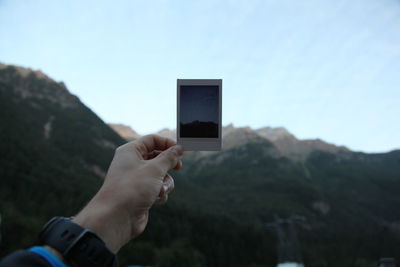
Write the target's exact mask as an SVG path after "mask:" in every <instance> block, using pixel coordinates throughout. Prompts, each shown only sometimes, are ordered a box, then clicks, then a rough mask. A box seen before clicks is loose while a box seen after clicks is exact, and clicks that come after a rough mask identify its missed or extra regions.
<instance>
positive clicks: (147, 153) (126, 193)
mask: <svg viewBox="0 0 400 267" xmlns="http://www.w3.org/2000/svg"><path fill="white" fill-rule="evenodd" d="M182 154H183V149H182V147H181V146H179V145H176V143H175V142H174V141H172V140H171V139H168V138H164V137H160V136H157V135H148V136H145V137H142V138H140V139H138V140H136V141H133V142H129V143H127V144H125V145H123V146H121V147H119V148H117V150H116V153H115V155H114V159H113V160H112V162H111V165H110V168H109V170H108V173H107V175H106V178H105V180H104V183H103V185H102V187H101V188H100V190H99V192H98V193H97V194H96V195H95V196H94V197H93V199H92V200H91V201H90V202H89V204H88V205H87V206H86V207H85V208H84V209H83V210H82V211H81V212H80V213H79V214H78V215H77V217H75V218H74V220H73V221H74V222H75V223H78V224H80V225H81V226H83V227H85V228H89V229H91V230H92V231H93V232H95V233H96V234H97V235H99V237H100V238H101V239H102V240H103V241H104V242H105V243H106V245H107V247H108V248H109V249H111V250H112V251H113V252H114V253H115V252H117V251H118V250H119V249H120V248H121V247H122V246H123V245H124V244H126V243H127V242H128V241H129V240H131V239H132V238H134V237H136V236H138V235H139V234H141V233H142V232H143V231H144V229H145V227H146V225H147V222H148V216H149V209H150V208H151V207H152V205H153V204H164V203H165V202H166V201H167V199H168V193H170V192H171V191H172V190H173V189H174V180H173V178H172V177H171V176H170V175H169V174H168V173H167V171H169V170H171V169H175V170H179V169H180V168H181V167H182V162H181V161H180V157H181V156H182Z"/></svg>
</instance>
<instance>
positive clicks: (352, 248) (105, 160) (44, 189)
mask: <svg viewBox="0 0 400 267" xmlns="http://www.w3.org/2000/svg"><path fill="white" fill-rule="evenodd" d="M399 31H400V3H399V1H397V0H382V1H373V0H354V1H333V0H307V1H293V0H281V1H277V0H265V1H257V0H247V1H234V0H224V1H222V0H221V1H208V0H207V1H172V0H171V1H168V0H165V1H161V0H160V1H134V0H131V1H128V0H127V1H122V0H121V1H44V0H43V1H42V0H39V1H30V0H21V1H11V0H0V105H1V107H2V109H1V111H0V138H1V139H0V177H1V178H0V199H1V202H0V203H1V204H0V216H1V224H0V232H1V241H0V251H1V252H0V254H1V256H4V255H5V254H7V253H9V252H10V251H12V250H14V249H17V248H25V247H29V246H30V245H31V244H32V243H33V242H34V240H35V236H36V233H37V232H38V231H39V229H40V227H41V225H43V223H44V222H46V221H47V220H48V219H49V218H50V217H52V216H54V215H63V216H70V215H73V214H75V213H76V212H77V211H79V208H80V207H82V206H83V205H84V204H85V203H86V202H87V200H88V199H90V197H91V196H92V195H93V194H94V193H95V192H96V190H97V189H98V187H99V186H100V185H101V182H102V179H103V178H104V176H105V173H106V171H107V167H108V164H109V163H110V160H111V159H112V156H113V151H114V149H115V148H116V147H117V146H119V145H121V144H123V143H124V142H126V141H129V140H134V139H136V138H138V137H140V136H141V135H144V134H149V133H158V134H160V135H164V136H168V137H171V138H175V127H176V125H175V124H176V79H178V78H182V79H190V78H191V79H200V78H203V79H223V124H224V126H225V127H224V129H223V145H224V149H223V151H221V152H219V153H208V152H197V153H187V154H186V156H185V159H184V164H185V168H184V170H182V171H181V172H179V173H173V175H174V178H175V180H176V189H175V192H174V193H173V195H171V198H170V201H169V203H168V204H167V205H166V206H165V207H160V208H158V207H157V208H155V209H154V210H152V217H151V219H150V224H149V226H148V228H147V230H146V231H145V233H144V234H143V235H142V236H141V237H139V238H138V239H137V240H135V241H132V242H131V243H129V245H128V246H126V247H125V248H124V250H123V251H121V253H120V260H121V263H122V264H123V265H127V264H136V265H142V266H246V267H249V266H253V267H254V266H276V265H278V264H283V263H293V264H297V265H298V266H302V265H305V266H378V265H379V264H386V265H387V266H393V264H395V263H396V260H398V259H399V258H400V254H399V253H400V235H399V232H400V213H399V211H398V207H399V204H400V151H399V150H398V149H399V148H400V123H399V118H400V91H399V84H400V75H398V72H399V69H400V32H399ZM390 264H392V265H390ZM386 265H385V266H386ZM382 266H383V265H382Z"/></svg>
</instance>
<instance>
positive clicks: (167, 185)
mask: <svg viewBox="0 0 400 267" xmlns="http://www.w3.org/2000/svg"><path fill="white" fill-rule="evenodd" d="M174 187H175V183H174V179H173V178H172V177H171V175H169V174H168V173H167V175H165V177H164V182H163V186H162V187H161V190H160V195H159V197H158V199H157V201H156V202H155V203H154V204H155V205H163V204H165V203H166V202H167V201H168V194H169V193H170V192H172V190H174Z"/></svg>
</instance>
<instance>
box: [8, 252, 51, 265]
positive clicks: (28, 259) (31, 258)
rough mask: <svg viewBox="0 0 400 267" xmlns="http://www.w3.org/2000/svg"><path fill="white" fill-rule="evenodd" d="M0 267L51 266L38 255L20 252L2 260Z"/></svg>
mask: <svg viewBox="0 0 400 267" xmlns="http://www.w3.org/2000/svg"><path fill="white" fill-rule="evenodd" d="M0 267H51V265H50V264H49V263H48V262H47V261H46V260H45V259H44V258H42V257H41V256H39V255H38V254H36V253H33V252H30V251H26V250H21V251H17V252H14V253H12V254H10V255H8V256H7V257H5V258H4V259H2V260H1V261H0Z"/></svg>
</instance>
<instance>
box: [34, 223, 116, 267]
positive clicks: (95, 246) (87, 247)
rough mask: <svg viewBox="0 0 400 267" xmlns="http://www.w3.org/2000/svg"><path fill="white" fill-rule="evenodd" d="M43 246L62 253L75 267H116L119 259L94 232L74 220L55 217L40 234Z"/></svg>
mask: <svg viewBox="0 0 400 267" xmlns="http://www.w3.org/2000/svg"><path fill="white" fill-rule="evenodd" d="M39 242H40V243H41V245H49V246H50V247H52V248H54V249H55V250H57V251H58V252H60V253H61V254H62V255H63V257H64V259H65V260H66V261H67V263H68V264H69V265H70V266H73V267H86V266H93V267H116V266H118V261H117V257H116V256H115V254H114V253H112V252H111V251H110V250H109V249H108V248H107V247H106V244H105V243H104V241H103V240H101V239H100V237H98V236H97V235H96V234H95V233H94V232H92V231H91V230H89V229H86V228H83V227H82V226H80V225H78V224H76V223H74V222H72V218H65V217H54V218H52V219H51V220H50V221H48V222H47V223H46V224H45V225H44V226H43V229H42V231H40V234H39Z"/></svg>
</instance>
